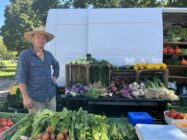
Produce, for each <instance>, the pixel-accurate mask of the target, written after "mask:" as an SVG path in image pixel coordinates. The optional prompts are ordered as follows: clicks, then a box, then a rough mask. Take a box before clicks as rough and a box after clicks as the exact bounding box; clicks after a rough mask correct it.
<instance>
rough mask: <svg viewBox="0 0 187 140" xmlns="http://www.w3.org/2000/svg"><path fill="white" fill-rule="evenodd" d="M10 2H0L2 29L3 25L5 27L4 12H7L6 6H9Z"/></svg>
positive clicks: (0, 23)
mask: <svg viewBox="0 0 187 140" xmlns="http://www.w3.org/2000/svg"><path fill="white" fill-rule="evenodd" d="M9 3H10V2H9V0H0V28H1V27H2V25H4V20H5V18H4V11H5V6H6V5H8V4H9Z"/></svg>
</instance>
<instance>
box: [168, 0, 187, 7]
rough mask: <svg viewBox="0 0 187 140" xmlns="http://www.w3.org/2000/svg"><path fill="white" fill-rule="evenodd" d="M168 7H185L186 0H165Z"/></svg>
mask: <svg viewBox="0 0 187 140" xmlns="http://www.w3.org/2000/svg"><path fill="white" fill-rule="evenodd" d="M167 6H168V7H187V0H167Z"/></svg>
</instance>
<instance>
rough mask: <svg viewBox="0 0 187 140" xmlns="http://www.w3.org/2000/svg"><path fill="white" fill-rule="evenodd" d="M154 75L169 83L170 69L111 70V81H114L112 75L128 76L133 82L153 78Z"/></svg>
mask: <svg viewBox="0 0 187 140" xmlns="http://www.w3.org/2000/svg"><path fill="white" fill-rule="evenodd" d="M154 76H158V77H160V78H161V79H162V80H163V82H164V83H165V84H166V85H167V83H168V69H166V70H137V71H134V70H125V69H124V70H110V74H109V79H110V81H109V83H111V81H112V77H116V78H118V77H127V78H130V79H131V81H132V80H133V79H134V81H133V82H135V81H136V82H141V81H143V79H144V78H145V79H152V78H153V77H154Z"/></svg>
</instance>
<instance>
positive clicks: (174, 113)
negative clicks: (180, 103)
mask: <svg viewBox="0 0 187 140" xmlns="http://www.w3.org/2000/svg"><path fill="white" fill-rule="evenodd" d="M169 115H170V116H171V117H172V118H174V119H175V118H176V117H177V113H176V112H169Z"/></svg>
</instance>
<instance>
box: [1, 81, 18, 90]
mask: <svg viewBox="0 0 187 140" xmlns="http://www.w3.org/2000/svg"><path fill="white" fill-rule="evenodd" d="M14 82H15V80H14V79H8V78H6V79H0V91H2V90H7V89H8V88H9V85H10V84H12V83H14Z"/></svg>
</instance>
